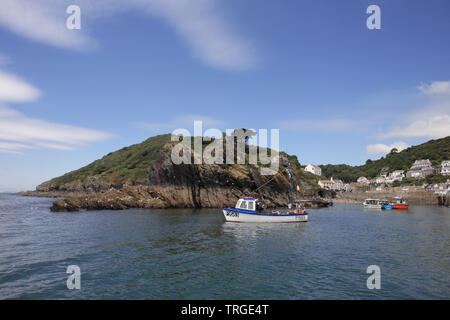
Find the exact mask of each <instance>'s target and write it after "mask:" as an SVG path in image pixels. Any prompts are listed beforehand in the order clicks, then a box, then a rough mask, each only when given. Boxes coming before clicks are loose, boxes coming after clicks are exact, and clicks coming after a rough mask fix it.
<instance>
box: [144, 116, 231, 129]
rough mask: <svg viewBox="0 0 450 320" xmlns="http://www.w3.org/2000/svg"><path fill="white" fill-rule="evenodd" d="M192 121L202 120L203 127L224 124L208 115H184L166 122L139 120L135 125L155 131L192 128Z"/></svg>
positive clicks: (215, 126)
mask: <svg viewBox="0 0 450 320" xmlns="http://www.w3.org/2000/svg"><path fill="white" fill-rule="evenodd" d="M194 121H202V122H203V124H202V125H203V128H208V127H210V128H212V127H214V128H217V127H220V126H223V125H224V122H223V121H221V120H217V119H214V118H211V117H208V116H201V115H186V116H180V117H177V118H174V119H172V120H170V121H166V122H159V123H158V122H139V123H136V126H137V127H139V128H143V129H150V130H155V131H169V130H170V131H172V130H174V129H179V128H183V129H188V130H190V129H192V130H193V128H194Z"/></svg>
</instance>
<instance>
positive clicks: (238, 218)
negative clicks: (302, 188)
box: [222, 198, 308, 222]
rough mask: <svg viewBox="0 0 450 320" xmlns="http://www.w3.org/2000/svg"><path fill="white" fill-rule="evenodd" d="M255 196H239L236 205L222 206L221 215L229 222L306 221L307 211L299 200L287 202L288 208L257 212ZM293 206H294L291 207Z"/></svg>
mask: <svg viewBox="0 0 450 320" xmlns="http://www.w3.org/2000/svg"><path fill="white" fill-rule="evenodd" d="M257 201H258V199H256V198H241V199H239V200H238V201H237V203H236V207H235V208H234V209H231V208H222V212H223V215H224V217H225V219H226V220H227V221H230V222H306V221H308V213H307V212H306V211H305V210H304V209H303V208H302V204H301V203H300V202H299V201H291V202H289V210H287V211H272V212H258V211H259V210H257ZM293 206H294V208H292V207H293Z"/></svg>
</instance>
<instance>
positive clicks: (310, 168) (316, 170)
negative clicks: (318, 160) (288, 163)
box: [305, 163, 322, 176]
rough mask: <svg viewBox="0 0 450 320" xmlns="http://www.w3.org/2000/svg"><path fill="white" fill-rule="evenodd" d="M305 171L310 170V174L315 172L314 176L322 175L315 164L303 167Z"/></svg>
mask: <svg viewBox="0 0 450 320" xmlns="http://www.w3.org/2000/svg"><path fill="white" fill-rule="evenodd" d="M305 171H306V172H311V173H312V174H315V175H316V176H321V175H322V169H321V168H320V167H319V166H316V165H315V164H311V163H310V164H308V165H307V166H306V167H305Z"/></svg>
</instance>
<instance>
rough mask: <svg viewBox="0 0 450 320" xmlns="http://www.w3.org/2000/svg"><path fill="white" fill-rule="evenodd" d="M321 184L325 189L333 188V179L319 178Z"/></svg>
mask: <svg viewBox="0 0 450 320" xmlns="http://www.w3.org/2000/svg"><path fill="white" fill-rule="evenodd" d="M318 183H319V186H320V187H321V188H323V189H328V190H333V185H334V181H333V180H319V182H318Z"/></svg>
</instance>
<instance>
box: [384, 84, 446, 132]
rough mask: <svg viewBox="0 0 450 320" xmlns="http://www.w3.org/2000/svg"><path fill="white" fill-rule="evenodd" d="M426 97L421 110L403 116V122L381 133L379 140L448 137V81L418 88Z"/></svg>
mask: <svg viewBox="0 0 450 320" xmlns="http://www.w3.org/2000/svg"><path fill="white" fill-rule="evenodd" d="M418 88H419V90H420V91H421V92H422V93H425V94H426V95H427V97H428V101H427V102H426V104H425V105H423V106H422V107H421V108H419V109H417V110H414V111H412V112H411V113H410V114H405V115H404V117H403V119H404V120H403V121H402V122H401V123H399V124H397V125H396V126H394V127H393V128H391V129H390V130H389V131H387V132H385V133H381V134H380V135H379V136H378V137H379V138H380V139H388V138H413V137H414V138H417V137H424V138H431V139H438V138H443V137H446V136H449V135H450V81H440V82H433V83H430V84H427V85H421V86H419V87H418Z"/></svg>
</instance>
